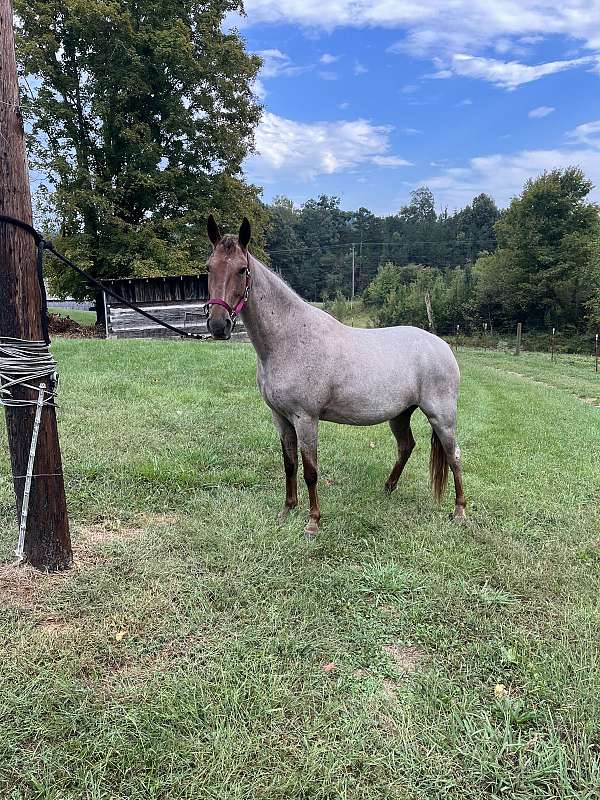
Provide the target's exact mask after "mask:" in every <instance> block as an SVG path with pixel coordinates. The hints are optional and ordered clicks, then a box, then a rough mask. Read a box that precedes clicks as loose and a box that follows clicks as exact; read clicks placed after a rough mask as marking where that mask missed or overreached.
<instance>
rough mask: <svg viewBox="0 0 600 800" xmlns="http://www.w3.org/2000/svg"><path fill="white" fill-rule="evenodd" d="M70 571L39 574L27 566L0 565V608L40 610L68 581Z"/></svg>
mask: <svg viewBox="0 0 600 800" xmlns="http://www.w3.org/2000/svg"><path fill="white" fill-rule="evenodd" d="M71 572H72V570H68V571H66V572H52V573H48V572H40V571H39V570H37V569H34V568H33V567H31V566H29V564H22V565H19V564H1V565H0V608H17V609H20V610H25V611H36V610H38V609H40V608H41V607H42V606H43V604H44V603H45V601H46V600H47V598H48V596H49V595H50V594H52V592H55V591H57V590H58V589H59V588H60V587H61V586H63V585H64V583H65V581H67V580H69V576H70V574H71Z"/></svg>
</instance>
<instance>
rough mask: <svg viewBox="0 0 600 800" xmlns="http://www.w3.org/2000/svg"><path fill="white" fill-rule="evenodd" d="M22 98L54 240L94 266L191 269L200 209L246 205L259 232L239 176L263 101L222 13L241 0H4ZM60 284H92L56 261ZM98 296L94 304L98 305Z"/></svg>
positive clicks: (258, 210) (254, 194) (229, 212)
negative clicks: (11, 20)
mask: <svg viewBox="0 0 600 800" xmlns="http://www.w3.org/2000/svg"><path fill="white" fill-rule="evenodd" d="M15 10H16V12H17V20H18V32H19V39H18V42H19V54H20V61H21V68H22V71H23V73H24V74H26V75H31V76H33V77H34V80H33V81H29V85H30V86H32V87H33V94H34V96H33V98H30V99H26V100H25V104H24V105H25V109H26V113H27V116H28V118H29V120H30V122H31V136H30V148H31V156H32V158H31V161H32V164H33V166H35V167H36V168H37V169H39V170H41V171H42V172H43V173H44V174H45V175H46V176H47V183H46V184H45V185H44V188H43V189H42V193H41V194H42V213H43V214H44V216H45V218H46V220H47V224H48V225H49V226H50V227H54V228H57V229H58V232H59V235H60V237H61V241H60V247H61V248H62V249H63V250H64V251H65V252H67V253H68V254H69V255H70V256H72V257H74V258H75V259H76V260H77V261H79V262H80V263H81V264H82V265H84V266H86V267H87V268H88V269H89V271H90V272H91V273H92V274H93V275H94V276H96V277H100V278H114V277H122V276H127V275H131V274H138V275H156V274H177V273H185V272H188V273H189V272H196V271H198V270H199V269H200V268H201V265H203V263H204V259H205V256H206V239H205V234H204V225H203V222H204V219H205V217H206V215H207V214H208V212H209V211H215V212H217V214H218V216H219V219H220V221H221V222H222V223H224V224H226V225H227V226H228V227H229V226H231V227H234V226H237V225H239V219H240V217H241V216H243V215H244V214H245V215H246V216H248V217H249V218H250V219H251V222H252V227H253V231H254V232H255V234H256V235H257V236H258V239H259V242H260V240H261V230H262V227H263V224H264V217H265V215H264V212H263V210H262V207H261V205H260V203H259V202H258V190H257V189H256V188H255V187H253V186H248V185H246V184H245V183H244V182H243V180H242V178H241V164H242V161H243V159H244V157H245V156H246V154H247V153H248V151H249V149H250V148H251V145H252V133H253V129H254V127H255V125H256V123H257V121H258V119H259V114H260V108H259V106H258V105H257V104H256V102H255V100H254V97H253V95H252V90H251V86H252V81H253V79H254V77H255V76H256V73H257V71H258V69H259V66H260V60H259V59H258V58H256V57H255V56H250V55H248V54H247V53H246V52H245V49H244V43H243V41H242V39H241V38H240V37H239V35H238V34H237V33H235V32H229V33H225V32H223V30H222V21H223V18H224V16H225V14H227V13H229V12H232V11H240V10H242V5H241V2H240V0H162V1H161V2H158V0H136V2H131V0H115V1H114V2H111V3H108V2H106V0H89V1H88V2H85V3H82V2H80V0H35V2H34V0H15ZM54 279H55V283H56V286H57V288H58V289H59V290H60V291H63V292H71V293H72V294H73V295H74V296H75V297H84V296H89V292H90V290H89V288H88V287H87V286H86V285H85V283H83V282H82V280H81V279H80V278H79V277H77V276H76V275H73V274H71V273H70V272H69V273H67V272H63V271H59V270H57V271H56V272H55V274H54ZM100 308H101V304H99V309H100Z"/></svg>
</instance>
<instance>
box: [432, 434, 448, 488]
mask: <svg viewBox="0 0 600 800" xmlns="http://www.w3.org/2000/svg"><path fill="white" fill-rule="evenodd" d="M429 480H430V482H431V490H432V491H433V496H434V498H435V500H436V502H437V503H439V502H440V501H441V499H442V495H443V494H444V490H445V489H446V483H447V482H448V459H447V458H446V453H445V452H444V448H443V447H442V443H441V442H440V440H439V439H438V435H437V433H436V432H435V431H431V454H430V456H429Z"/></svg>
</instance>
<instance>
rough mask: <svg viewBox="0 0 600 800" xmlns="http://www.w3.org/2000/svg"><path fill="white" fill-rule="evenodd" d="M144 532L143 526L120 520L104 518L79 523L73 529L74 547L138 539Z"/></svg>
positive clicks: (87, 546)
mask: <svg viewBox="0 0 600 800" xmlns="http://www.w3.org/2000/svg"><path fill="white" fill-rule="evenodd" d="M143 534H144V528H143V527H141V526H139V525H134V524H132V523H124V522H121V520H106V521H105V522H99V523H93V524H91V525H80V526H79V527H77V528H76V529H75V532H74V535H73V540H74V547H75V548H76V549H79V548H80V547H82V546H83V547H84V548H89V547H92V548H93V547H96V546H98V545H101V544H109V543H111V542H115V541H119V540H123V539H125V540H128V539H139V538H140V537H141V536H143Z"/></svg>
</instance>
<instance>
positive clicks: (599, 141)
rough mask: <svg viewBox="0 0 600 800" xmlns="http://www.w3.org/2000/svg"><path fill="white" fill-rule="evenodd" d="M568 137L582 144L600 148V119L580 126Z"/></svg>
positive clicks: (570, 132)
mask: <svg viewBox="0 0 600 800" xmlns="http://www.w3.org/2000/svg"><path fill="white" fill-rule="evenodd" d="M567 136H568V137H569V139H574V140H575V141H576V142H580V143H581V144H587V145H590V146H591V147H600V119H597V120H595V121H594V122H584V123H583V125H578V126H577V127H576V128H575V129H574V130H572V131H569V133H568V134H567Z"/></svg>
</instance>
